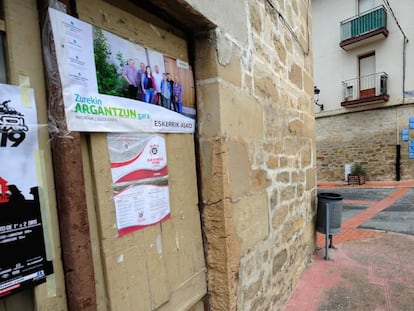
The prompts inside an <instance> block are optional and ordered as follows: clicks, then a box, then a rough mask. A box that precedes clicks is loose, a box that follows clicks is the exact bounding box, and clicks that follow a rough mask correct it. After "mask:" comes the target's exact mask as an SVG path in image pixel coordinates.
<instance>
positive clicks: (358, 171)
mask: <svg viewBox="0 0 414 311" xmlns="http://www.w3.org/2000/svg"><path fill="white" fill-rule="evenodd" d="M351 175H359V176H360V175H362V176H365V175H367V170H366V169H365V168H364V167H363V166H362V165H361V164H359V163H354V164H352V166H351Z"/></svg>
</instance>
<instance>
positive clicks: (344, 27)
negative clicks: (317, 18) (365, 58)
mask: <svg viewBox="0 0 414 311" xmlns="http://www.w3.org/2000/svg"><path fill="white" fill-rule="evenodd" d="M387 36H388V30H387V12H386V10H385V8H384V7H383V6H379V7H376V8H374V9H371V10H369V11H365V12H363V13H361V14H359V15H357V16H354V17H351V18H348V19H347V20H344V21H342V22H341V43H340V44H339V45H340V47H341V48H343V49H344V50H346V51H349V50H351V49H353V48H356V47H358V46H361V45H364V44H367V43H370V42H374V41H377V40H383V39H385V38H386V37H387Z"/></svg>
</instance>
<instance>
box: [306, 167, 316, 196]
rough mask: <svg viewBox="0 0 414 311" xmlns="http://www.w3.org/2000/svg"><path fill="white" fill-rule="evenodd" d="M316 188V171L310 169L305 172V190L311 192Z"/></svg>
mask: <svg viewBox="0 0 414 311" xmlns="http://www.w3.org/2000/svg"><path fill="white" fill-rule="evenodd" d="M315 187H316V169H315V168H310V169H307V170H306V190H307V191H309V190H312V189H314V188H315Z"/></svg>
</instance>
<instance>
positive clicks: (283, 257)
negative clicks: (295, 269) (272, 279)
mask: <svg viewBox="0 0 414 311" xmlns="http://www.w3.org/2000/svg"><path fill="white" fill-rule="evenodd" d="M286 261H287V250H286V249H283V250H282V251H280V252H279V253H278V254H277V255H276V256H275V257H274V258H273V265H272V274H273V275H276V274H277V273H278V272H279V271H280V269H282V267H283V265H284V264H285V263H286Z"/></svg>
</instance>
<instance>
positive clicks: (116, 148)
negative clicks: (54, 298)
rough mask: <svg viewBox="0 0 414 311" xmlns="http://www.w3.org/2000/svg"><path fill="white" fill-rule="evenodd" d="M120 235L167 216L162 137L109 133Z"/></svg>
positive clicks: (162, 219)
mask: <svg viewBox="0 0 414 311" xmlns="http://www.w3.org/2000/svg"><path fill="white" fill-rule="evenodd" d="M107 139H108V148H109V157H110V161H111V173H112V182H113V189H114V203H115V211H116V223H117V228H118V234H119V236H123V235H125V234H127V233H130V232H133V231H136V230H140V229H143V228H145V227H147V226H151V225H155V224H157V223H159V222H161V221H164V220H167V219H169V218H170V202H169V188H168V167H167V153H166V147H165V138H164V137H163V136H160V135H147V134H108V136H107Z"/></svg>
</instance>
